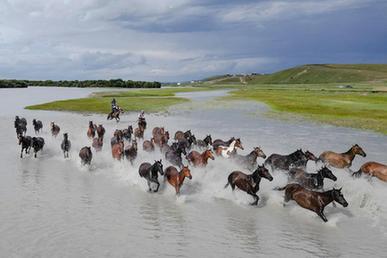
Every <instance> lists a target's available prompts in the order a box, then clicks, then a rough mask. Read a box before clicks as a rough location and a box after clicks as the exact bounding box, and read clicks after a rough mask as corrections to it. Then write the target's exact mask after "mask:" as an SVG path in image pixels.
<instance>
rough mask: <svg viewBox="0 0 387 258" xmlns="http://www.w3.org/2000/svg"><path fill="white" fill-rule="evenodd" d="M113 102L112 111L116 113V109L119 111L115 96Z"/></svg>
mask: <svg viewBox="0 0 387 258" xmlns="http://www.w3.org/2000/svg"><path fill="white" fill-rule="evenodd" d="M111 104H112V113H115V112H116V111H118V106H117V102H116V99H115V98H113V100H112V102H111Z"/></svg>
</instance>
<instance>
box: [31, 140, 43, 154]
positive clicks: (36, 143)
mask: <svg viewBox="0 0 387 258" xmlns="http://www.w3.org/2000/svg"><path fill="white" fill-rule="evenodd" d="M43 146H44V139H43V138H42V137H32V148H33V149H34V157H35V158H36V156H37V155H36V153H37V152H38V151H40V150H43Z"/></svg>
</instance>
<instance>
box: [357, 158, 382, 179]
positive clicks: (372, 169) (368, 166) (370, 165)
mask: <svg viewBox="0 0 387 258" xmlns="http://www.w3.org/2000/svg"><path fill="white" fill-rule="evenodd" d="M362 173H363V174H366V175H369V176H370V177H373V176H374V177H377V178H378V179H380V180H382V181H384V182H387V165H384V164H381V163H378V162H375V161H370V162H367V163H365V164H363V166H361V167H360V169H359V170H358V171H357V172H355V173H353V174H352V176H356V177H360V176H361V174H362Z"/></svg>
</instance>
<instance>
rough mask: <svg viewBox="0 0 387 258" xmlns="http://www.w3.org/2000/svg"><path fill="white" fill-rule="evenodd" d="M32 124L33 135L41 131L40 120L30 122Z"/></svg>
mask: <svg viewBox="0 0 387 258" xmlns="http://www.w3.org/2000/svg"><path fill="white" fill-rule="evenodd" d="M32 124H33V126H34V130H35V134H38V133H40V130H42V129H43V123H42V121H40V120H36V119H34V120H32Z"/></svg>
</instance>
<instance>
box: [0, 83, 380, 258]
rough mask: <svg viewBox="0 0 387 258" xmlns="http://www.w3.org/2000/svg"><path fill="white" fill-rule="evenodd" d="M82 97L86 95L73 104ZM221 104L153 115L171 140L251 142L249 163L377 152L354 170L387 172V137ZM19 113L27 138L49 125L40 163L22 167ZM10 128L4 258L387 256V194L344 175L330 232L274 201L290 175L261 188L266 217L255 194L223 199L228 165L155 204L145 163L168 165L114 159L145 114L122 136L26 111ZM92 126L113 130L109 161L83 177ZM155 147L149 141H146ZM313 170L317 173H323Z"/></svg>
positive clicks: (167, 192) (6, 122)
mask: <svg viewBox="0 0 387 258" xmlns="http://www.w3.org/2000/svg"><path fill="white" fill-rule="evenodd" d="M25 90H27V91H28V89H25ZM4 92H6V91H3V92H2V93H4ZM12 92H13V93H12ZM12 92H11V93H12V94H11V93H9V94H8V95H7V96H8V97H9V96H12V98H13V99H11V100H12V101H11V100H9V101H11V102H12V103H13V102H15V101H16V100H17V101H19V102H18V105H17V106H20V107H21V106H23V105H25V104H27V103H28V104H30V103H29V102H28V101H27V100H25V99H23V98H19V97H18V96H22V95H23V94H26V95H28V94H27V93H25V92H24V93H23V90H18V91H12ZM15 92H17V93H18V94H16V95H15V94H14V93H15ZM43 92H44V91H43ZM40 93H41V92H40ZM40 93H39V94H40ZM54 93H55V90H52V91H51V90H49V92H48V93H45V94H46V95H47V96H46V97H45V98H46V100H50V99H53V98H56V97H57V96H53V95H55V94H54ZM84 94H86V92H77V93H76V94H75V93H74V95H72V97H82V96H84ZM87 94H88V93H87ZM222 94H225V92H205V93H192V94H191V93H184V94H181V95H184V96H187V97H188V96H192V99H193V102H192V103H190V104H187V103H185V104H184V105H180V106H178V107H174V108H172V109H171V110H170V112H169V114H168V115H162V114H158V115H148V122H149V128H153V127H155V126H163V125H165V126H166V128H167V129H168V130H169V131H170V132H175V131H176V130H187V129H192V131H193V132H194V133H195V135H196V136H197V138H201V139H202V138H204V137H205V136H206V135H207V134H209V133H211V134H212V138H213V139H216V138H222V139H228V138H229V137H231V136H236V137H241V139H242V143H243V145H244V147H245V150H244V151H243V152H242V153H243V154H247V153H248V152H249V151H250V150H251V149H252V148H253V147H255V146H261V147H262V148H263V150H264V151H265V153H266V154H270V153H273V152H277V153H289V152H292V151H293V150H294V149H297V148H300V147H302V148H303V149H305V150H306V149H309V150H310V151H312V152H314V153H315V154H316V155H318V154H319V153H320V152H322V151H323V150H329V149H331V150H336V151H346V149H347V148H349V146H350V145H352V144H353V143H354V141H356V143H358V144H359V145H361V146H362V147H363V149H365V151H366V152H367V159H364V158H361V157H356V158H355V161H354V165H353V166H354V168H358V167H359V166H360V165H361V164H362V163H363V162H365V161H366V160H378V161H380V162H384V163H386V162H387V160H386V156H385V146H387V137H386V136H383V135H380V134H374V133H369V132H363V131H358V130H352V129H348V128H337V127H333V126H325V125H324V126H321V125H316V124H313V123H306V122H301V123H299V122H297V123H292V122H291V121H288V122H282V121H278V120H271V119H268V118H265V117H264V116H262V115H261V112H262V110H265V107H264V106H263V105H260V104H256V103H251V102H245V103H244V102H232V103H226V104H224V103H220V102H217V103H216V104H215V105H214V102H213V101H211V100H212V98H214V97H217V96H221V95H222ZM62 95H63V96H65V95H66V94H65V91H62ZM3 96H4V95H1V98H3ZM8 97H7V98H8ZM66 97H70V96H66ZM23 101H25V103H23ZM209 101H210V102H209ZM8 103H10V102H8ZM16 113H18V114H23V115H24V116H26V118H27V119H28V122H29V126H28V134H30V133H31V132H32V127H31V124H30V122H31V120H32V118H39V119H41V120H42V121H43V122H44V125H45V127H44V130H43V133H42V136H43V137H44V138H45V140H46V146H45V148H44V151H43V152H42V153H41V154H40V155H38V158H37V159H35V158H33V157H30V156H27V157H26V158H23V159H20V158H19V156H18V154H19V151H20V147H19V146H18V145H17V144H16V138H15V132H14V128H13V117H14V115H16ZM0 117H1V118H0V119H1V123H0V132H1V133H2V136H1V137H0V143H1V146H2V148H0V157H1V160H2V165H3V167H2V170H1V180H0V196H2V198H0V220H1V222H2V223H0V232H1V233H2V235H3V237H2V238H0V250H1V254H2V255H1V256H2V257H12V256H15V257H20V256H22V257H34V256H35V257H57V256H66V257H78V256H81V257H103V256H113V257H128V256H130V257H132V256H137V257H138V256H141V257H164V256H168V257H198V256H199V257H200V256H202V257H221V256H224V257H257V256H262V255H267V256H284V255H289V256H295V255H299V256H313V257H314V256H322V257H332V256H351V257H354V256H364V255H372V256H384V253H385V252H386V251H387V247H386V245H385V240H386V235H385V233H384V232H385V228H386V226H387V223H386V222H385V221H386V219H387V215H386V214H387V204H385V196H386V194H387V189H386V188H385V185H384V184H383V183H381V182H378V181H372V182H368V181H367V180H365V179H359V180H353V179H352V178H351V177H350V176H349V175H348V174H346V173H345V172H343V171H335V174H336V176H337V177H338V181H337V182H335V183H333V182H328V183H327V188H330V187H332V186H334V185H336V186H343V192H344V195H345V197H346V199H347V200H348V202H349V203H350V205H349V207H348V208H342V207H336V208H333V207H331V206H330V207H327V209H326V215H327V217H328V219H329V222H328V223H326V224H325V223H322V222H321V220H320V219H319V218H318V217H317V216H316V215H315V214H313V213H312V212H309V211H306V210H303V209H301V208H300V207H298V206H296V205H294V203H292V202H290V203H289V205H287V206H286V207H282V199H283V197H282V195H283V193H282V192H276V191H273V190H272V188H273V187H274V186H278V185H283V184H284V183H285V181H286V177H285V176H284V175H282V174H280V173H276V174H275V175H274V177H275V179H274V181H273V182H268V181H266V180H262V182H261V189H260V192H259V196H260V205H259V207H250V206H249V205H248V203H249V202H251V201H252V200H251V198H250V197H249V196H247V195H246V194H245V193H242V192H240V191H235V192H231V190H230V188H228V189H223V187H224V184H225V183H226V178H227V175H228V174H229V173H230V172H231V171H232V170H235V169H240V168H239V167H238V166H237V165H235V164H234V163H232V162H231V161H228V160H222V159H219V158H217V159H215V160H214V161H210V162H209V165H208V167H207V168H206V169H193V170H192V175H193V179H192V180H186V181H185V182H184V185H183V187H182V193H181V196H179V197H176V196H175V193H174V189H173V188H172V187H170V186H169V185H165V186H164V185H163V184H162V185H161V188H160V191H159V192H158V193H148V192H147V184H146V181H145V180H144V179H143V178H140V177H139V176H138V170H137V168H138V166H139V164H140V163H141V162H142V161H148V162H152V161H153V160H155V159H159V158H160V153H159V152H155V153H154V154H147V153H143V152H142V151H140V152H139V156H138V159H137V160H136V161H135V165H134V166H133V167H132V166H130V165H129V163H128V162H126V161H123V162H114V161H113V160H112V158H111V153H110V145H109V140H110V139H109V138H110V135H111V134H112V132H113V131H114V130H115V129H116V128H120V129H122V128H125V127H126V126H127V124H128V123H129V121H134V120H135V117H136V114H125V115H124V116H123V118H122V121H121V122H120V123H118V124H117V123H115V122H112V121H109V122H108V121H106V120H105V116H100V115H91V116H89V117H87V118H85V117H84V116H82V115H77V114H73V113H61V112H43V111H41V112H39V111H20V113H19V110H18V109H17V108H16V109H15V110H10V109H8V111H7V112H3V113H1V116H0ZM52 120H55V121H56V122H57V123H58V124H59V125H60V126H61V129H62V131H61V134H62V132H68V133H69V137H70V140H71V141H72V143H73V146H72V147H73V149H72V151H71V153H70V159H69V160H64V159H63V154H62V152H61V150H60V147H59V146H60V142H61V137H58V138H53V137H51V135H50V133H49V130H48V129H47V125H48V124H49V122H50V121H52ZM89 120H93V121H94V122H95V123H97V124H104V125H105V127H106V129H107V137H106V138H105V140H104V149H103V151H102V152H100V153H97V154H95V155H94V159H93V161H92V166H91V168H90V169H89V168H86V167H82V166H81V165H80V161H79V158H78V153H77V152H78V150H79V149H80V148H81V147H83V146H86V145H90V144H91V142H90V140H89V139H88V138H87V137H86V128H87V124H88V121H89ZM61 134H60V135H61ZM150 137H151V130H148V131H146V133H145V138H147V139H149V138H150ZM262 161H263V160H262V159H260V160H259V162H262ZM166 165H167V164H164V167H166ZM308 165H309V166H308V168H309V169H310V170H313V169H315V166H314V164H308ZM159 180H160V181H162V177H160V178H159ZM365 239H367V244H364V241H365Z"/></svg>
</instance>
